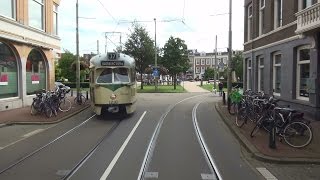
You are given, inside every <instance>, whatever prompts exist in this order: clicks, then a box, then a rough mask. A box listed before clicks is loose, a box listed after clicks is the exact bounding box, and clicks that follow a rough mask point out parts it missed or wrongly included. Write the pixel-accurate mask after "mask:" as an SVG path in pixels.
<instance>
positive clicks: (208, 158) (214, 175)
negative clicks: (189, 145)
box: [192, 103, 222, 180]
mask: <svg viewBox="0 0 320 180" xmlns="http://www.w3.org/2000/svg"><path fill="white" fill-rule="evenodd" d="M200 104H201V103H197V104H196V105H195V106H194V107H193V110H192V121H193V126H194V130H195V132H196V135H197V139H198V142H199V145H200V147H201V150H202V152H203V155H204V157H205V159H206V161H207V163H208V166H209V168H210V170H211V173H212V174H211V175H212V177H210V178H213V179H219V180H222V176H221V174H220V172H219V169H218V168H217V166H216V163H215V161H214V159H213V158H212V156H211V154H210V150H209V148H208V146H207V144H206V142H205V140H204V138H203V136H202V133H201V130H200V128H199V125H198V120H197V108H198V106H199V105H200Z"/></svg>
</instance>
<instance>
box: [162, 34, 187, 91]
mask: <svg viewBox="0 0 320 180" xmlns="http://www.w3.org/2000/svg"><path fill="white" fill-rule="evenodd" d="M161 64H162V65H163V66H164V67H166V68H167V69H168V73H169V74H170V75H171V76H172V77H173V78H174V88H176V83H177V82H176V76H177V74H179V73H184V72H186V71H187V70H188V69H189V67H190V65H189V59H188V48H187V45H186V44H185V42H184V40H181V39H180V38H173V37H172V36H171V37H170V38H169V40H168V41H167V43H166V44H165V45H164V47H163V57H162V58H161Z"/></svg>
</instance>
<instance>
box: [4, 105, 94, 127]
mask: <svg viewBox="0 0 320 180" xmlns="http://www.w3.org/2000/svg"><path fill="white" fill-rule="evenodd" d="M89 107H90V105H86V106H84V107H83V108H80V109H78V110H77V111H74V112H73V113H71V114H68V115H66V116H63V117H61V118H60V119H58V120H56V121H50V122H39V121H38V122H36V121H35V122H23V121H21V122H10V123H6V124H0V128H1V127H4V126H12V125H43V124H56V123H59V122H61V121H64V120H66V119H68V118H70V117H72V116H74V115H75V114H78V113H80V112H82V111H84V110H86V109H88V108H89Z"/></svg>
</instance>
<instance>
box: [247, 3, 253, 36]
mask: <svg viewBox="0 0 320 180" xmlns="http://www.w3.org/2000/svg"><path fill="white" fill-rule="evenodd" d="M247 11H248V19H247V21H248V27H247V29H248V32H247V33H248V34H247V39H248V41H249V40H251V39H252V35H251V32H252V3H251V4H250V5H249V6H248V9H247Z"/></svg>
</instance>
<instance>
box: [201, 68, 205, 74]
mask: <svg viewBox="0 0 320 180" xmlns="http://www.w3.org/2000/svg"><path fill="white" fill-rule="evenodd" d="M204 72H205V69H204V67H203V66H202V67H201V74H204Z"/></svg>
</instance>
